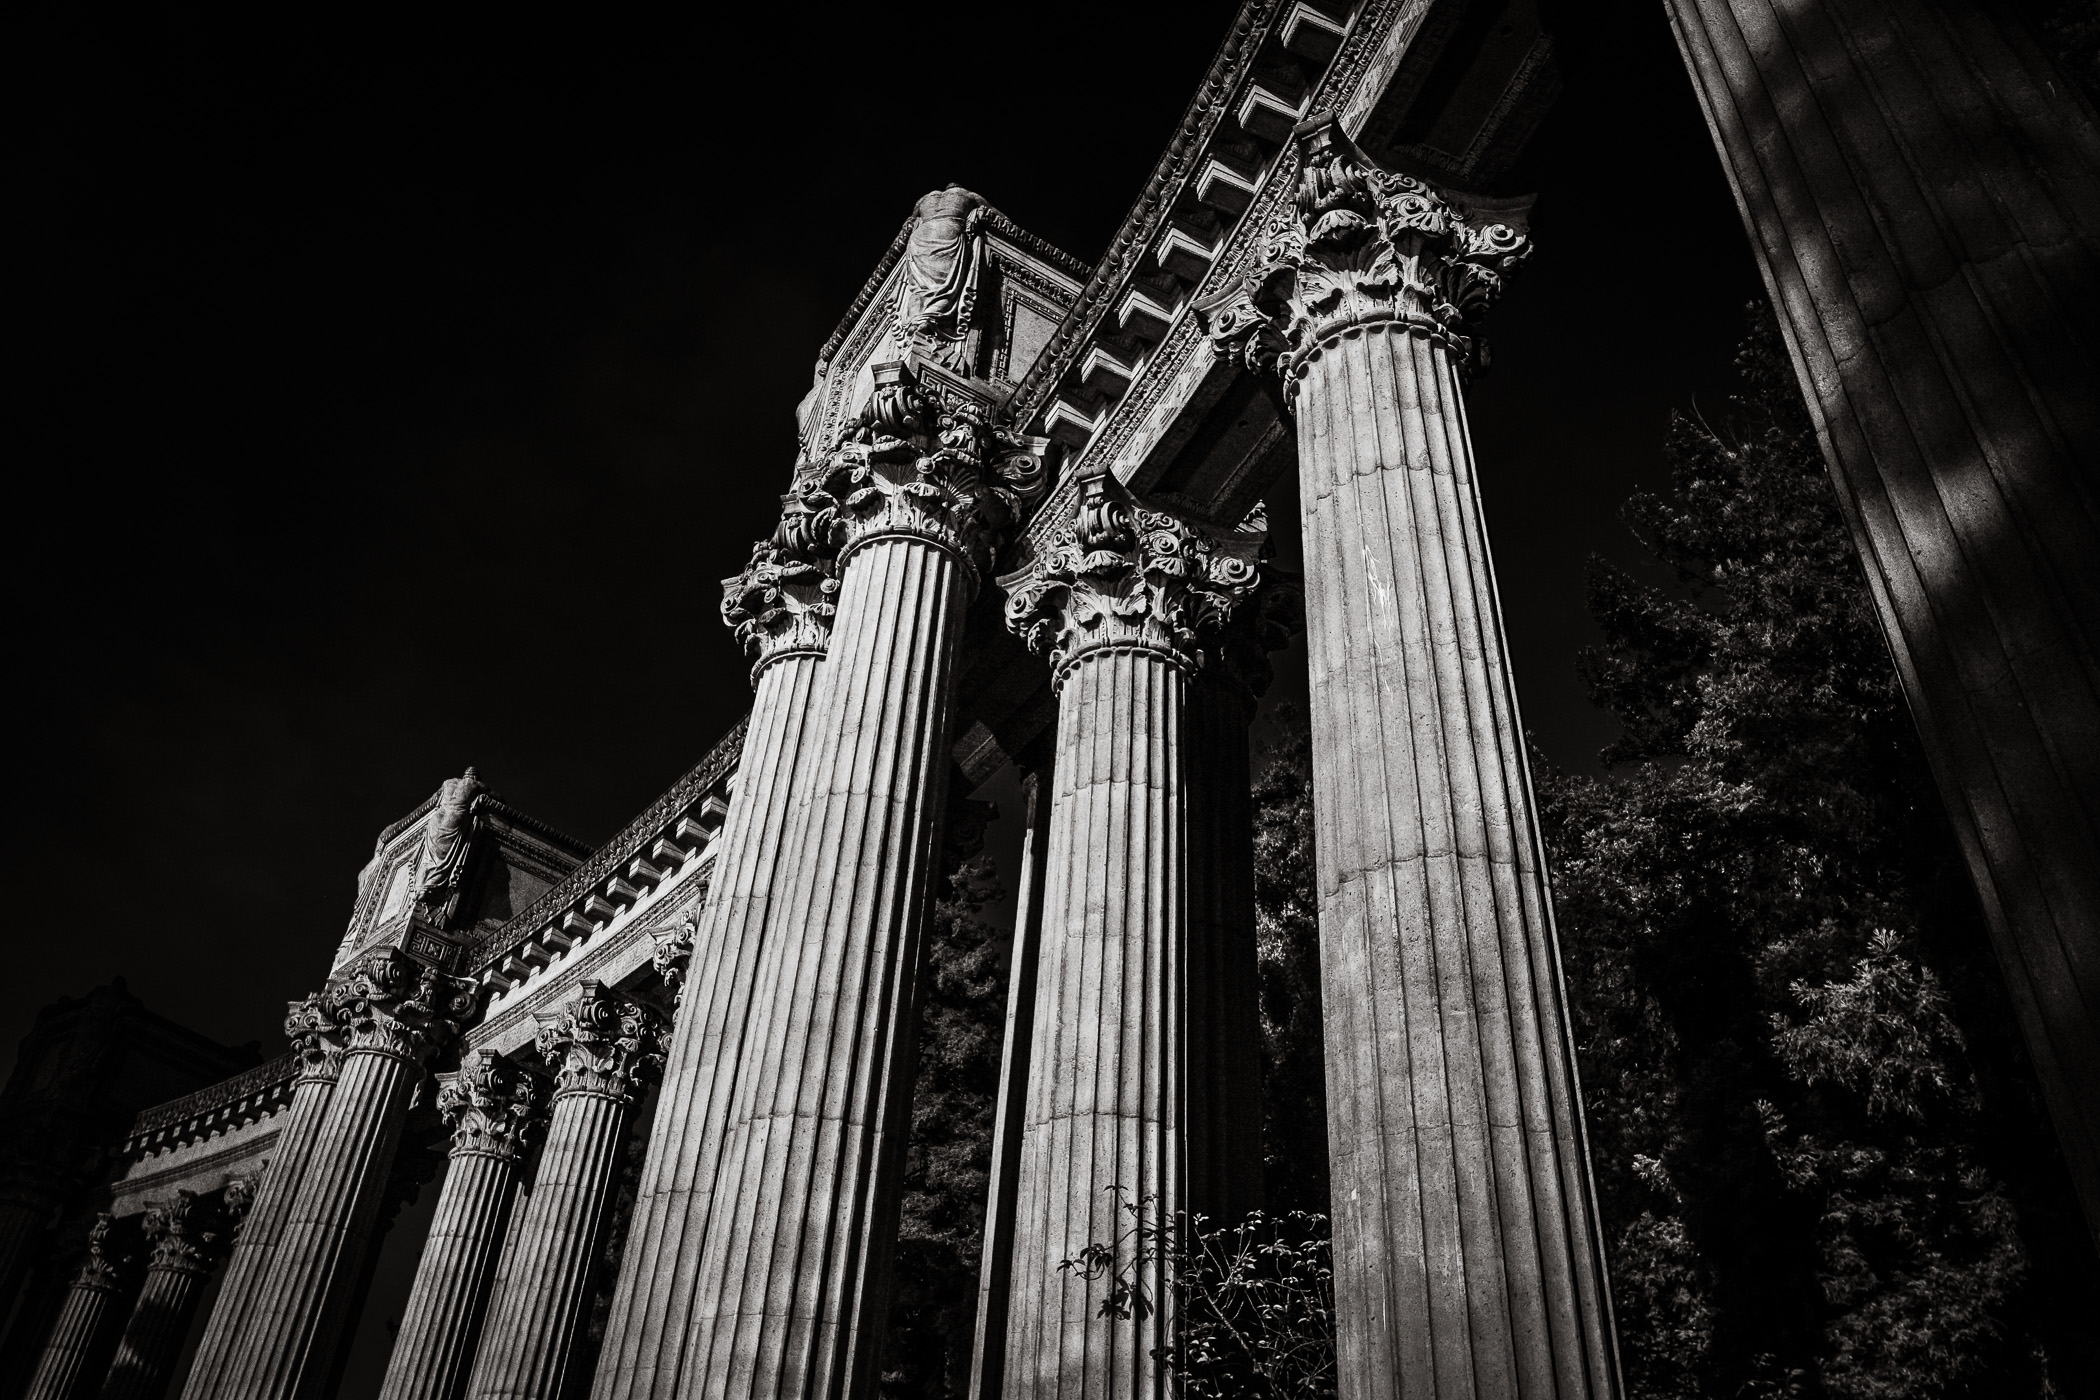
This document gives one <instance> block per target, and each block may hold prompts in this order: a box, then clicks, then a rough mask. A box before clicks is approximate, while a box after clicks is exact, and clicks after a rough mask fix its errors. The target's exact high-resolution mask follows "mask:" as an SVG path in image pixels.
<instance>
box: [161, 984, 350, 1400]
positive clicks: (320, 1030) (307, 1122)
mask: <svg viewBox="0 0 2100 1400" xmlns="http://www.w3.org/2000/svg"><path fill="white" fill-rule="evenodd" d="M285 1035H286V1036H287V1037H288V1038H289V1039H290V1041H291V1043H292V1050H293V1053H295V1054H297V1055H298V1056H299V1062H300V1069H299V1078H298V1080H297V1082H296V1083H295V1084H294V1085H293V1086H292V1101H291V1103H290V1104H288V1105H287V1106H286V1107H285V1110H284V1127H283V1128H281V1129H280V1130H279V1131H278V1134H277V1141H276V1143H275V1144H274V1146H273V1149H272V1152H271V1155H270V1160H269V1165H268V1167H267V1168H266V1169H265V1170H264V1171H263V1173H262V1176H261V1179H260V1180H259V1181H258V1182H257V1183H256V1187H255V1200H254V1203H253V1204H252V1205H251V1206H250V1207H249V1208H248V1212H247V1217H246V1218H245V1219H244V1220H243V1221H242V1222H241V1228H240V1231H239V1233H238V1234H237V1235H236V1236H235V1238H234V1241H233V1249H232V1252H231V1254H230V1255H229V1257H228V1258H227V1261H226V1276H225V1277H224V1278H223V1279H222V1280H221V1281H220V1284H219V1296H218V1298H217V1300H216V1301H215V1302H214V1303H213V1305H212V1310H211V1315H210V1317H209V1318H207V1319H206V1321H205V1330H204V1336H203V1338H202V1339H201V1340H200V1341H199V1342H198V1345H197V1354H196V1356H195V1358H194V1359H193V1360H192V1361H191V1363H190V1373H189V1379H188V1380H187V1381H185V1382H184V1384H183V1391H182V1393H183V1397H184V1400H205V1397H210V1396H217V1395H221V1394H225V1393H226V1392H224V1391H223V1390H222V1389H221V1388H220V1387H221V1384H222V1382H223V1380H224V1377H225V1374H226V1371H227V1369H228V1367H229V1366H230V1365H232V1364H233V1362H234V1360H235V1358H236V1355H237V1353H238V1348H239V1344H240V1340H241V1338H242V1337H243V1336H245V1334H246V1328H247V1326H248V1320H249V1315H250V1313H251V1312H252V1311H253V1310H254V1308H255V1301H256V1298H257V1296H258V1294H259V1292H260V1290H261V1288H262V1285H263V1281H264V1279H265V1278H266V1277H268V1274H269V1269H270V1262H271V1260H272V1259H273V1258H274V1257H275V1252H276V1248H277V1239H278V1236H279V1235H281V1234H282V1233H283V1231H284V1225H285V1221H286V1219H287V1217H288V1215H289V1212H290V1210H291V1204H292V1198H293V1196H294V1195H295V1194H296V1192H297V1190H298V1186H299V1183H300V1181H301V1180H302V1179H303V1178H304V1177H305V1174H306V1164H307V1161H308V1159H309V1158H310V1157H311V1156H312V1153H313V1150H314V1145H315V1143H316V1142H318V1141H319V1139H320V1130H321V1120H322V1118H323V1117H324V1116H325V1115H326V1113H327V1109H328V1104H329V1100H330V1099H332V1098H333V1097H334V1095H335V1086H336V1079H337V1077H338V1076H339V1075H340V1074H341V1072H342V1066H343V1033H342V1026H341V1024H340V1022H339V1020H338V1018H337V1014H336V1010H335V1009H334V1008H333V1007H331V1005H330V1004H329V1002H328V1001H327V1000H326V998H325V996H320V995H317V996H311V997H308V998H306V999H305V1000H303V1001H295V1002H293V1003H291V1005H290V1006H289V1007H288V1008H287V1011H286V1014H285Z"/></svg>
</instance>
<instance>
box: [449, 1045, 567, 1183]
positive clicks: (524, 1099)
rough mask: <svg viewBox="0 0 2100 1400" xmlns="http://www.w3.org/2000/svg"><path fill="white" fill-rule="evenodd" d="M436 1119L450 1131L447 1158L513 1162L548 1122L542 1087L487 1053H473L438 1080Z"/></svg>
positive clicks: (541, 1084) (519, 1069)
mask: <svg viewBox="0 0 2100 1400" xmlns="http://www.w3.org/2000/svg"><path fill="white" fill-rule="evenodd" d="M437 1111H438V1116H439V1117H440V1118H442V1119H443V1120H444V1122H445V1126H446V1127H447V1128H449V1129H451V1131H452V1155H453V1156H454V1157H464V1156H470V1155H476V1154H478V1155H481V1156H484V1157H500V1158H502V1159H504V1160H505V1161H509V1162H518V1161H522V1160H524V1158H525V1155H526V1154H527V1153H528V1152H530V1151H531V1150H532V1147H533V1144H534V1143H535V1142H537V1141H538V1137H539V1133H540V1130H541V1129H542V1128H544V1127H545V1125H546V1121H547V1104H546V1086H545V1084H544V1083H543V1082H542V1081H541V1080H539V1079H538V1078H536V1077H535V1076H533V1075H531V1074H529V1073H527V1072H526V1071H525V1070H523V1069H521V1068H519V1067H518V1066H517V1065H516V1064H514V1063H513V1062H511V1061H510V1060H507V1059H505V1058H504V1057H503V1056H501V1055H498V1054H496V1053H495V1052H494V1051H492V1050H477V1051H475V1052H473V1053H472V1054H470V1055H468V1056H467V1057H466V1058H465V1059H464V1060H463V1061H462V1062H461V1063H460V1067H459V1070H458V1072H457V1073H455V1074H448V1075H441V1076H439V1081H438V1095H437Z"/></svg>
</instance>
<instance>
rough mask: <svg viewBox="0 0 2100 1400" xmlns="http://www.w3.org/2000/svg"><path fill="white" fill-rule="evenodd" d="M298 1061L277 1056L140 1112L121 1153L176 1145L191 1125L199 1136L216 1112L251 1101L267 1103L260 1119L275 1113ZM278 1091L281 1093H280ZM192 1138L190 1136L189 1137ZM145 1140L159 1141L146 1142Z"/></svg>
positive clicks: (295, 1075)
mask: <svg viewBox="0 0 2100 1400" xmlns="http://www.w3.org/2000/svg"><path fill="white" fill-rule="evenodd" d="M299 1069H300V1059H299V1056H298V1055H296V1054H284V1055H279V1056H278V1057H277V1058H276V1059H274V1060H271V1061H269V1062H267V1063H265V1064H260V1065H257V1066H256V1067H255V1068H254V1069H251V1070H245V1071H243V1072H242V1073H240V1074H236V1075H235V1076H233V1078H231V1079H222V1080H220V1081H219V1082H218V1083H217V1084H212V1085H208V1086H206V1087H205V1088H202V1089H199V1090H198V1091H197V1092H196V1093H194V1094H185V1095H183V1096H182V1097H181V1098H179V1099H170V1100H168V1101H167V1102H166V1103H163V1104H155V1105H154V1106H153V1107H151V1108H148V1109H143V1110H141V1111H140V1113H139V1115H138V1117H136V1118H134V1119H133V1120H132V1122H131V1131H130V1132H129V1133H128V1134H126V1135H125V1140H124V1149H123V1150H124V1153H125V1155H127V1156H129V1155H133V1154H135V1153H138V1152H143V1151H148V1150H158V1149H159V1148H161V1147H165V1146H170V1145H174V1144H176V1143H179V1142H180V1141H181V1140H182V1139H183V1138H184V1137H185V1134H184V1133H183V1131H182V1128H183V1125H185V1124H189V1123H194V1124H195V1125H196V1132H197V1133H202V1132H203V1131H204V1130H205V1128H207V1127H208V1126H210V1125H208V1124H206V1123H205V1122H204V1120H205V1119H206V1118H208V1117H209V1116H211V1115H213V1114H215V1113H218V1112H219V1111H220V1110H223V1109H226V1108H230V1107H233V1106H235V1105H239V1104H241V1103H242V1102H243V1101H244V1100H247V1099H251V1098H253V1099H255V1100H257V1106H258V1107H261V1105H263V1104H265V1103H268V1104H269V1107H267V1108H266V1109H264V1110H263V1112H262V1114H261V1116H264V1117H267V1116H269V1114H270V1113H274V1112H276V1109H277V1107H278V1106H279V1104H278V1103H277V1102H274V1101H276V1100H284V1099H289V1098H290V1097H291V1086H292V1082H293V1081H294V1080H296V1079H297V1078H298V1077H299ZM280 1091H281V1092H280ZM192 1135H194V1134H192ZM148 1139H160V1141H155V1142H149V1141H148Z"/></svg>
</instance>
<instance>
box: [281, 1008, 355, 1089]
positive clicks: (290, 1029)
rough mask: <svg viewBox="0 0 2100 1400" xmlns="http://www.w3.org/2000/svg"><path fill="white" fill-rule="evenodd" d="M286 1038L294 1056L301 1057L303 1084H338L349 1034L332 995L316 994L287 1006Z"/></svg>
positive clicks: (300, 1065)
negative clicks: (312, 1082) (311, 1082)
mask: <svg viewBox="0 0 2100 1400" xmlns="http://www.w3.org/2000/svg"><path fill="white" fill-rule="evenodd" d="M284 1035H285V1039H287V1040H289V1041H290V1042H291V1043H292V1053H293V1054H294V1055H296V1056H298V1057H299V1078H300V1080H301V1081H302V1082H303V1081H309V1080H310V1081H315V1082H319V1083H328V1084H332V1083H334V1082H335V1079H336V1076H337V1075H338V1074H340V1073H342V1069H343V1050H344V1048H345V1046H346V1044H347V1040H348V1034H347V1032H346V1031H345V1030H344V1028H343V1014H342V1010H341V1008H340V1007H338V1006H337V1005H336V1003H335V1000H334V998H333V997H331V996H330V995H329V993H327V992H326V991H322V992H316V993H315V994H314V995H312V996H310V997H302V998H300V999H299V1000H298V1001H294V1002H287V1003H286V1004H285V1009H284Z"/></svg>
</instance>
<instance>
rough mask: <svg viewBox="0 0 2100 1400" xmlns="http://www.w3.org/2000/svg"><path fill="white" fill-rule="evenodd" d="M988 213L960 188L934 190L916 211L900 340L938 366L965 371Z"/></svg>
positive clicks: (907, 250)
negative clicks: (966, 348) (966, 351)
mask: <svg viewBox="0 0 2100 1400" xmlns="http://www.w3.org/2000/svg"><path fill="white" fill-rule="evenodd" d="M988 211H989V206H987V205H986V204H985V202H984V200H983V198H982V197H981V196H979V195H976V194H972V193H971V192H970V191H969V190H966V189H964V188H963V187H962V186H960V185H950V186H948V187H947V188H946V189H941V190H935V191H934V192H933V193H931V194H929V195H926V196H925V197H924V198H922V199H921V200H920V201H919V202H918V204H917V205H916V206H915V207H914V208H913V209H912V229H911V233H910V235H909V236H908V237H907V238H906V239H905V242H904V259H903V263H904V266H903V269H902V274H901V275H900V277H899V278H898V282H897V336H898V339H899V340H901V341H902V342H904V343H905V344H906V345H909V346H911V347H913V348H915V349H919V350H921V351H924V352H926V353H929V354H931V355H932V356H933V358H934V359H935V360H936V361H938V362H939V363H941V364H943V365H945V366H947V367H948V368H950V369H954V370H957V371H964V370H966V368H967V367H966V366H965V365H964V363H963V359H964V355H965V346H964V337H965V336H966V335H967V333H968V330H969V325H970V313H971V311H972V310H973V308H974V307H975V305H976V302H977V284H978V275H979V272H980V270H981V266H982V263H983V261H984V237H983V235H982V233H981V232H980V231H979V227H980V225H981V224H982V223H983V222H984V219H985V217H986V214H987V213H988Z"/></svg>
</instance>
